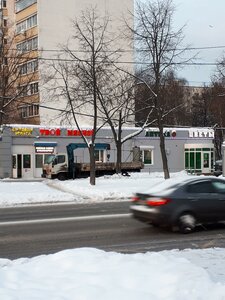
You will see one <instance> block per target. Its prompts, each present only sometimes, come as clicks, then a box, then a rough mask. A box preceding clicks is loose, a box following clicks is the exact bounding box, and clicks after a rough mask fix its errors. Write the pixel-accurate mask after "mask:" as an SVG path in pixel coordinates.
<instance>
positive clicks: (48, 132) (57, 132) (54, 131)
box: [40, 128, 61, 136]
mask: <svg viewBox="0 0 225 300" xmlns="http://www.w3.org/2000/svg"><path fill="white" fill-rule="evenodd" d="M40 135H52V136H59V135H61V130H60V129H59V128H57V129H44V128H41V129H40Z"/></svg>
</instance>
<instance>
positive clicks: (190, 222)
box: [178, 213, 196, 233]
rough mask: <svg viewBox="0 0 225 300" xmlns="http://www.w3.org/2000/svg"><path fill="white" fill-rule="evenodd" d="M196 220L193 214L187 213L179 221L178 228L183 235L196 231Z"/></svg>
mask: <svg viewBox="0 0 225 300" xmlns="http://www.w3.org/2000/svg"><path fill="white" fill-rule="evenodd" d="M195 225H196V219H195V217H194V216H193V215H192V214H191V213H185V214H183V215H181V216H180V217H179V219H178V227H179V231H180V232H181V233H191V232H192V231H193V230H194V229H195Z"/></svg>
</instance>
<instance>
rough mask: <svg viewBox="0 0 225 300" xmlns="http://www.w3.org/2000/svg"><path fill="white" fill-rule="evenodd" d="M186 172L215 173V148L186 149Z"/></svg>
mask: <svg viewBox="0 0 225 300" xmlns="http://www.w3.org/2000/svg"><path fill="white" fill-rule="evenodd" d="M184 159H185V161H184V163H185V170H187V171H188V172H190V173H195V174H201V173H202V172H203V169H205V170H204V172H209V173H210V172H212V171H213V162H214V148H199V147H198V148H186V149H185V157H184Z"/></svg>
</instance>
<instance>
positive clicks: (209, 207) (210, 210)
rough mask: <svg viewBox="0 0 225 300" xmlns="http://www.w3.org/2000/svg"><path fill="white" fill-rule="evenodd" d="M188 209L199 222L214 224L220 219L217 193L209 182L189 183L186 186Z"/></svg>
mask: <svg viewBox="0 0 225 300" xmlns="http://www.w3.org/2000/svg"><path fill="white" fill-rule="evenodd" d="M187 194H188V201H189V205H190V208H191V209H192V210H193V211H194V213H195V215H196V217H197V219H198V220H199V221H201V222H215V221H218V220H219V219H220V217H219V215H220V212H219V210H220V202H219V200H218V193H217V192H216V191H215V188H214V186H213V185H212V182H211V181H210V180H203V181H198V182H194V183H190V184H189V185H188V186H187Z"/></svg>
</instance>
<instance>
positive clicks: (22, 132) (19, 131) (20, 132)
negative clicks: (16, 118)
mask: <svg viewBox="0 0 225 300" xmlns="http://www.w3.org/2000/svg"><path fill="white" fill-rule="evenodd" d="M12 132H13V133H14V134H15V135H17V136H30V135H31V134H32V132H33V129H32V128H12Z"/></svg>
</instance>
